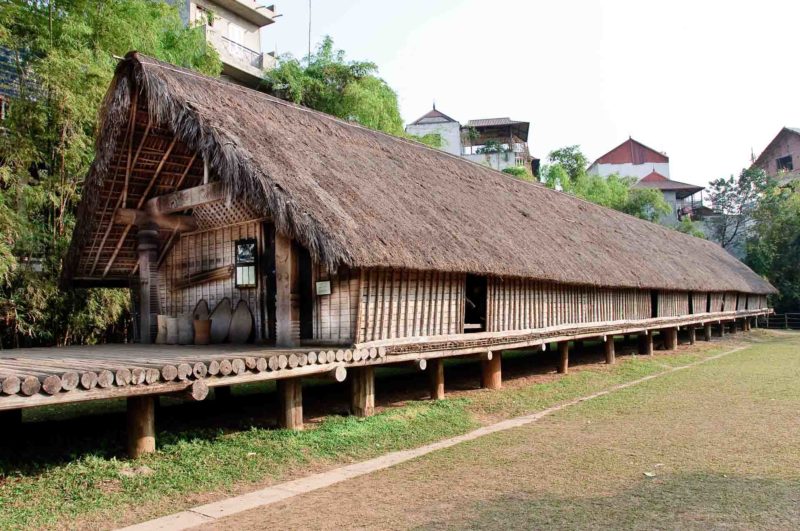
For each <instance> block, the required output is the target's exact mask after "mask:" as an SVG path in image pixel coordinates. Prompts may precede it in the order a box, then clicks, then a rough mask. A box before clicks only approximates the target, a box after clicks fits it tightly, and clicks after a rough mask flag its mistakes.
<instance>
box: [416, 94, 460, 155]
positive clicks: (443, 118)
mask: <svg viewBox="0 0 800 531" xmlns="http://www.w3.org/2000/svg"><path fill="white" fill-rule="evenodd" d="M406 133H408V134H410V135H416V136H425V135H433V134H435V135H440V136H441V137H442V148H441V149H442V151H446V152H447V153H451V154H453V155H461V124H460V123H458V122H457V121H456V120H453V119H452V118H450V117H449V116H447V115H446V114H444V113H443V112H440V111H437V110H436V105H434V106H433V109H432V110H431V111H429V112H428V113H427V114H425V115H423V116H421V117H419V118H418V119H417V120H415V121H413V122H411V123H410V124H408V125H407V126H406Z"/></svg>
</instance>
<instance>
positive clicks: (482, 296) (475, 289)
mask: <svg viewBox="0 0 800 531" xmlns="http://www.w3.org/2000/svg"><path fill="white" fill-rule="evenodd" d="M487 293H488V290H487V280H486V277H482V276H478V275H467V280H466V289H465V290H464V332H465V333H474V332H485V331H486V297H487Z"/></svg>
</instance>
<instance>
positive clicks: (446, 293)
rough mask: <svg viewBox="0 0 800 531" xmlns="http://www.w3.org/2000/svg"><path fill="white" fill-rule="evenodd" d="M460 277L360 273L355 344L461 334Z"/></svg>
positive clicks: (463, 280)
mask: <svg viewBox="0 0 800 531" xmlns="http://www.w3.org/2000/svg"><path fill="white" fill-rule="evenodd" d="M465 283H466V277H465V275H463V274H460V273H437V272H424V271H395V270H388V269H370V270H364V272H363V275H362V277H361V300H360V304H359V308H358V318H357V322H358V334H357V337H358V342H359V343H360V342H364V341H374V340H377V339H391V338H397V337H414V336H429V335H446V334H460V333H462V332H463V331H464V289H465Z"/></svg>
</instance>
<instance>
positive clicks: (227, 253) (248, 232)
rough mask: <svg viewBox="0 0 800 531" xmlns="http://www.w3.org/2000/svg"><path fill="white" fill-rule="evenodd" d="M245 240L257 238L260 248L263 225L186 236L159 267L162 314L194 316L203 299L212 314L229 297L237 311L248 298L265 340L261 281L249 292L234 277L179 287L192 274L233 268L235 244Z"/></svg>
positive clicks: (257, 325)
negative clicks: (239, 305)
mask: <svg viewBox="0 0 800 531" xmlns="http://www.w3.org/2000/svg"><path fill="white" fill-rule="evenodd" d="M241 238H256V240H257V241H258V242H259V243H258V247H259V249H260V247H261V245H262V244H261V242H263V235H262V225H261V223H259V222H247V223H240V224H238V225H232V226H228V227H220V228H217V229H211V230H207V231H202V232H195V233H190V234H185V235H183V236H182V237H181V238H180V239H179V240H178V241H177V243H176V244H175V245H174V246H173V248H172V249H171V250H170V251H169V252H168V253H167V255H166V258H165V260H164V262H163V263H162V264H161V267H160V268H159V294H160V298H161V311H162V313H165V314H167V315H170V316H173V317H177V316H179V315H180V314H184V313H191V312H192V310H194V307H195V305H196V304H197V302H198V301H199V300H200V299H205V300H206V302H208V307H209V308H210V309H211V310H212V311H213V310H214V307H215V306H216V305H217V303H218V302H219V301H221V300H222V299H223V298H225V297H228V298H229V299H230V300H231V304H232V305H233V307H234V308H235V307H236V304H237V303H238V302H239V300H242V299H244V300H245V301H247V304H248V305H249V306H250V311H251V312H252V313H253V317H254V319H255V329H256V339H261V326H260V325H259V323H261V304H260V301H259V297H258V292H259V290H260V289H261V288H262V286H261V279H259V281H258V287H256V288H246V289H238V288H236V285H235V279H234V276H233V274H231V275H230V276H229V277H226V278H224V279H220V280H212V281H208V282H204V283H202V284H197V285H195V286H189V287H185V288H176V287H175V286H176V283H177V282H179V281H181V280H184V279H186V278H187V277H188V276H189V275H193V274H196V273H201V272H203V271H210V270H213V269H217V268H220V267H226V266H231V265H233V263H234V251H235V249H234V246H235V242H236V240H238V239H241Z"/></svg>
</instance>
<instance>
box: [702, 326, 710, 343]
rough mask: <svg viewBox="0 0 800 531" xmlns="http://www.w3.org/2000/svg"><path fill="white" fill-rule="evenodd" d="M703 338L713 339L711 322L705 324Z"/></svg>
mask: <svg viewBox="0 0 800 531" xmlns="http://www.w3.org/2000/svg"><path fill="white" fill-rule="evenodd" d="M703 339H704V340H706V341H711V324H709V323H705V324H704V325H703Z"/></svg>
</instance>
